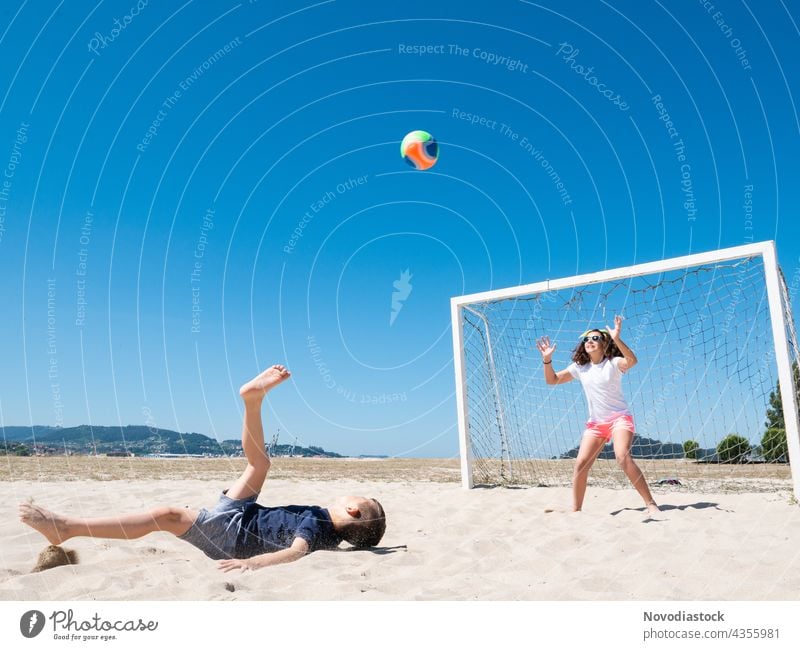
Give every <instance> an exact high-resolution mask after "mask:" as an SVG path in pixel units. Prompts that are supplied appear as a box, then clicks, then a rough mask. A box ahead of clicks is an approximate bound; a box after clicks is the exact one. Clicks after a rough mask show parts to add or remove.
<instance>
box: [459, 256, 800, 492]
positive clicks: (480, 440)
mask: <svg viewBox="0 0 800 650" xmlns="http://www.w3.org/2000/svg"><path fill="white" fill-rule="evenodd" d="M788 301H789V291H788V289H787V287H786V284H785V282H784V280H783V277H782V275H781V273H780V269H779V267H778V265H777V258H776V254H775V246H774V243H773V242H771V241H767V242H760V243H754V244H748V245H744V246H736V247H733V248H726V249H720V250H716V251H709V252H706V253H699V254H693V255H686V256H682V257H676V258H672V259H666V260H660V261H655V262H648V263H644V264H637V265H635V266H628V267H622V268H617V269H608V270H604V271H600V272H597V273H590V274H582V275H576V276H572V277H567V278H560V279H555V280H545V281H542V282H537V283H533V284H527V285H522V286H517V287H509V288H505V289H497V290H492V291H485V292H481V293H475V294H470V295H465V296H458V297H454V298H452V300H451V318H452V325H453V350H454V368H455V379H456V404H457V416H458V430H459V443H460V456H461V473H462V485H463V486H464V487H467V488H471V487H473V486H474V485H475V484H478V483H481V484H485V483H489V484H524V485H569V484H570V482H571V472H572V462H571V459H573V458H574V457H575V454H576V453H577V444H578V443H579V441H580V435H581V432H582V430H583V425H584V422H585V420H586V407H585V403H584V401H583V394H582V391H581V389H580V386H579V384H578V382H571V383H569V384H565V385H559V386H547V385H545V382H544V378H543V373H542V365H541V356H540V355H539V352H538V350H536V348H535V341H536V340H537V339H538V338H539V337H540V336H543V335H548V336H550V338H551V340H552V341H553V342H555V343H556V344H557V350H556V353H555V355H554V358H553V361H554V369H561V368H565V367H566V366H567V365H568V363H569V362H570V360H571V359H570V351H571V349H572V348H574V347H575V345H576V344H577V342H578V336H579V334H580V333H581V332H583V331H585V330H586V329H588V328H589V327H602V326H604V325H605V324H606V323H610V322H612V321H613V316H614V315H615V314H617V313H619V314H622V315H623V316H624V317H625V320H624V324H623V333H622V337H623V340H624V341H625V342H626V343H627V344H628V345H629V346H630V347H631V348H632V349H633V350H634V351H635V352H636V354H637V356H638V358H639V364H638V367H637V368H636V369H634V370H632V371H631V373H630V374H629V375H626V379H625V384H626V385H625V390H626V397H627V398H628V401H629V403H630V405H631V409H632V411H633V414H634V420H635V422H636V429H637V432H636V433H637V438H636V440H635V441H634V445H633V449H632V453H633V455H634V457H635V458H637V463H639V464H640V466H641V467H642V469H643V470H644V472H645V476H646V477H647V479H648V480H649V481H650V482H651V483H652V482H656V483H657V482H659V481H663V482H671V483H675V484H677V483H679V484H680V485H684V486H688V487H690V488H692V489H697V490H701V491H713V490H714V489H734V490H745V491H746V490H764V489H779V488H780V487H781V486H785V487H790V489H793V491H794V494H795V496H796V497H798V498H800V470H797V469H795V470H794V471H792V470H791V468H792V467H795V468H797V467H798V466H800V431H799V429H800V423H798V385H797V384H798V370H797V363H798V349H797V340H796V335H795V330H794V324H793V320H792V311H791V306H790V305H789V302H788ZM770 423H771V425H770V426H773V427H779V425H782V428H779V429H770V431H772V432H773V433H771V434H770V436H773V437H770V436H767V435H766V428H765V427H767V425H768V424H770ZM776 423H777V424H776ZM778 430H779V431H785V441H783V440H782V439H779V438H775V437H774V432H775V431H778ZM781 435H783V434H781ZM775 440H779V444H778V443H776V442H774V441H775ZM776 445H777V446H776ZM781 445H782V446H781ZM792 461H793V462H792ZM615 465H616V463H614V462H613V453H612V452H611V451H610V447H609V448H607V449H605V450H604V451H603V452H601V455H600V457H599V460H598V461H597V463H596V465H595V468H594V469H593V471H592V478H591V479H590V480H591V481H592V482H593V483H595V484H601V485H609V486H616V485H625V484H626V480H625V478H624V476H623V475H622V473H621V471H619V470H618V469H617V468H616V467H615Z"/></svg>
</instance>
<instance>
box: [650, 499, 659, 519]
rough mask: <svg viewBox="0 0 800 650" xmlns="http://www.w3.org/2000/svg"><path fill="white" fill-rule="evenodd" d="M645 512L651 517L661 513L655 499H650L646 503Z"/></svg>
mask: <svg viewBox="0 0 800 650" xmlns="http://www.w3.org/2000/svg"><path fill="white" fill-rule="evenodd" d="M647 514H648V515H650V516H651V517H656V516H658V515H660V514H661V508H659V507H658V504H657V503H656V502H655V501H651V502H650V503H648V504H647Z"/></svg>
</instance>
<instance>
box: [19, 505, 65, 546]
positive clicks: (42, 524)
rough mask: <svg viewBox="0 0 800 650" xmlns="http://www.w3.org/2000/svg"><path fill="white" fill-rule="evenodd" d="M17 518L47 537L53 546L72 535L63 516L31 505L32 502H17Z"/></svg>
mask: <svg viewBox="0 0 800 650" xmlns="http://www.w3.org/2000/svg"><path fill="white" fill-rule="evenodd" d="M19 520H20V521H21V522H22V523H23V524H27V525H28V526H30V527H31V528H33V529H34V530H36V531H38V532H40V533H41V534H42V535H44V536H45V537H46V538H47V541H48V542H50V543H51V544H53V545H55V546H58V545H59V544H61V542H65V541H66V540H68V539H69V538H70V537H72V535H70V534H69V530H68V529H69V526H68V525H67V521H66V520H65V519H64V517H62V516H61V515H57V514H55V513H54V512H50V511H49V510H45V509H44V508H40V507H39V506H36V505H33V503H20V504H19Z"/></svg>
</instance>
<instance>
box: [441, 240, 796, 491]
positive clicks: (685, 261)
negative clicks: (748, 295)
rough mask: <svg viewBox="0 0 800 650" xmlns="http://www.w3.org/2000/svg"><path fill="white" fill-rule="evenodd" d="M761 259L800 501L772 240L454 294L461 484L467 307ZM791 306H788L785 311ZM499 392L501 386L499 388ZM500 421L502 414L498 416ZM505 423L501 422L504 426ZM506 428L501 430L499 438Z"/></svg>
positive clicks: (466, 460) (468, 461)
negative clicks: (712, 264) (707, 266)
mask: <svg viewBox="0 0 800 650" xmlns="http://www.w3.org/2000/svg"><path fill="white" fill-rule="evenodd" d="M757 255H760V256H761V258H762V260H763V264H764V276H765V278H764V279H765V283H766V289H767V301H768V303H769V316H770V323H771V325H772V340H773V341H774V344H775V362H776V364H777V368H778V380H779V384H780V394H781V401H782V402H783V413H784V420H785V423H786V441H787V447H788V451H789V464H790V467H791V471H792V485H793V488H794V496H795V498H796V499H798V500H800V422H798V412H797V400H796V399H795V394H794V391H793V390H792V386H793V383H792V365H791V356H790V354H789V345H788V342H787V339H786V331H787V323H786V320H785V319H784V312H783V296H782V291H781V283H780V279H779V268H778V260H777V255H776V252H775V242H774V241H763V242H758V243H754V244H746V245H744V246H734V247H732V248H723V249H719V250H714V251H709V252H706V253H697V254H694V255H685V256H682V257H673V258H670V259H665V260H660V261H657V262H647V263H644V264H636V265H634V266H626V267H621V268H616V269H608V270H605V271H599V272H597V273H588V274H583V275H575V276H572V277H568V278H560V279H557V280H544V281H542V282H535V283H533V284H526V285H520V286H516V287H508V288H506V289H496V290H493V291H484V292H481V293H473V294H469V295H464V296H456V297H454V298H451V300H450V314H451V319H452V327H453V361H454V364H453V365H454V369H455V380H456V407H457V416H458V435H459V449H460V456H461V484H462V487H464V488H466V489H471V488H472V487H473V486H474V483H473V476H472V461H473V459H472V445H471V442H470V436H469V430H468V426H467V423H468V422H469V413H468V405H467V400H466V386H467V375H466V363H465V361H466V360H465V354H464V330H463V324H464V310H465V309H468V308H469V307H468V305H470V304H475V303H481V302H488V301H491V300H503V299H506V298H516V297H519V296H523V295H528V294H538V293H545V292H547V291H555V290H558V289H569V288H572V287H576V286H585V285H589V284H596V283H598V282H608V281H613V280H621V279H625V278H629V277H633V276H639V275H649V274H654V273H662V272H666V271H674V270H677V269H681V268H686V267H690V266H699V265H703V264H710V263H715V262H725V261H728V260H733V259H739V258H744V257H753V256H757ZM790 308H791V306H790V305H787V309H790ZM495 390H497V388H496V389H495ZM499 417H501V418H502V413H501V414H500V415H499ZM501 424H502V423H501ZM502 433H504V432H503V428H502V426H501V434H502Z"/></svg>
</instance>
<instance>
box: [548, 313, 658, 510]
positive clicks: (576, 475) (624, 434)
mask: <svg viewBox="0 0 800 650" xmlns="http://www.w3.org/2000/svg"><path fill="white" fill-rule="evenodd" d="M621 332H622V317H621V316H615V317H614V329H611V328H609V327H606V331H603V330H599V329H592V330H587V331H586V332H584V333H583V334H582V335H581V340H580V342H579V343H578V345H577V346H576V348H575V350H574V351H573V353H572V363H571V364H570V365H569V366H567V368H566V369H565V370H561V371H560V372H554V371H553V365H552V363H553V362H552V360H551V359H552V357H553V352H555V349H556V346H555V345H551V344H550V338H549V337H547V336H544V337H542V338H541V339H539V341H538V342H537V343H536V347H538V348H539V352H540V353H541V355H542V362H543V363H544V380H545V381H546V382H547V383H548V384H550V385H556V384H566V383H567V382H569V381H572V380H573V379H579V380H580V382H581V384H582V385H583V390H584V393H585V394H586V401H587V403H588V405H589V421H588V422H587V423H586V430H585V431H584V433H583V438H582V440H581V444H580V448H579V450H578V458H577V459H576V462H575V470H574V472H573V475H572V509H573V511H575V512H578V511H579V510H580V509H581V507H582V506H583V497H584V495H585V494H586V481H587V479H588V478H589V470H590V469H591V468H592V464H593V463H594V461H595V459H596V458H597V456H598V455H599V454H600V451H601V450H602V449H603V446H604V445H605V444H606V443H607V442H608V441H609V440H612V438H613V441H614V456H615V457H616V459H617V463H618V464H619V466H620V467H621V468H622V471H623V472H625V475H626V476H627V477H628V479H630V482H631V483H633V487H635V488H636V491H637V492H638V493H639V494H640V496H641V497H642V499H644V503H645V506H646V507H647V510H648V512H649V513H650V514H651V515H653V514H656V513H658V512H660V510H659V508H658V506H657V505H656V502H655V501H654V500H653V495H652V494H650V489H649V488H648V487H647V482H646V481H645V479H644V475H643V474H642V471H641V470H640V469H639V468H638V467H637V465H636V463H634V462H633V459H632V458H631V444H632V443H633V434H634V432H635V429H634V426H633V418H632V417H631V413H630V411H629V409H628V404H627V402H626V401H625V397H624V396H623V394H622V375H623V374H624V373H626V372H627V371H628V370H630V369H631V368H633V366H635V365H636V362H637V359H636V355H635V354H634V353H633V351H631V349H630V348H629V347H628V346H627V345H625V343H623V341H622V339H621V338H620V333H621Z"/></svg>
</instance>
